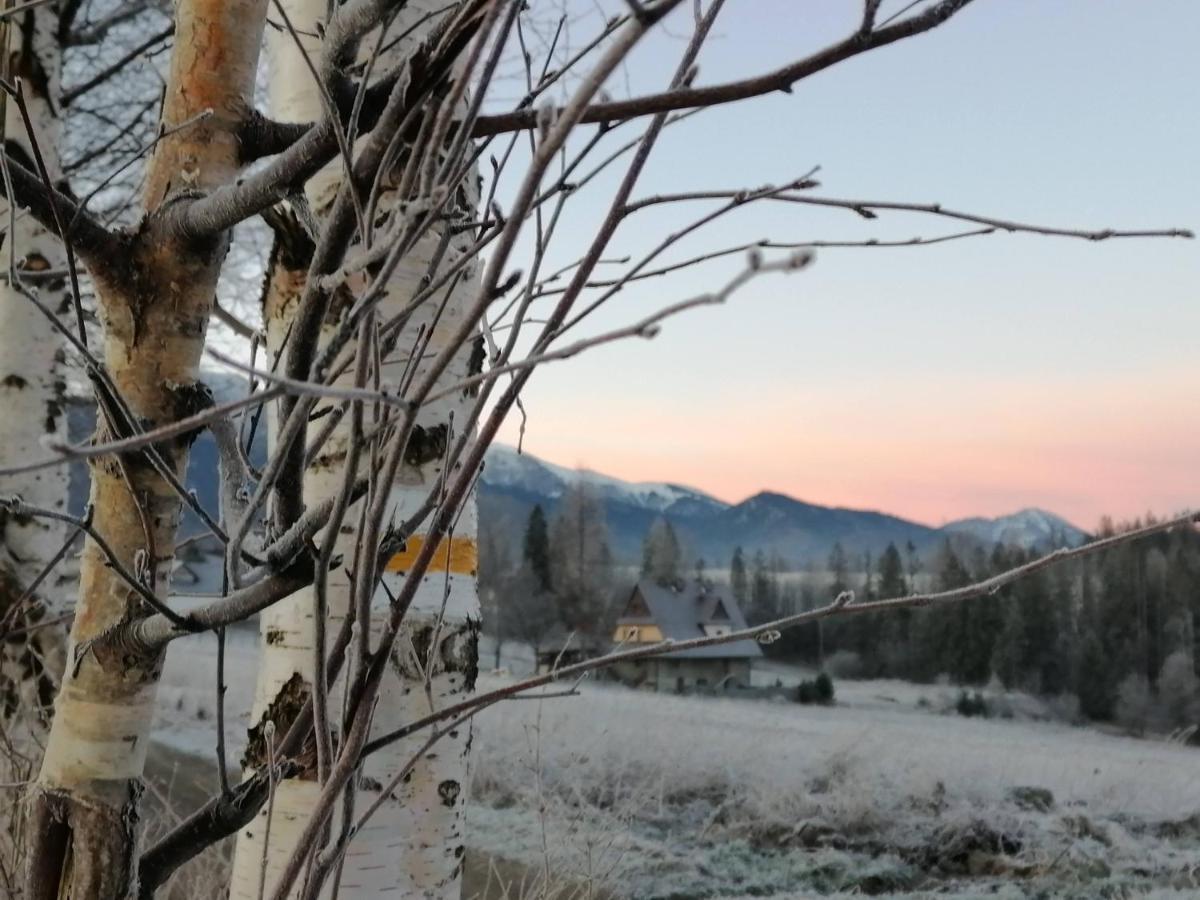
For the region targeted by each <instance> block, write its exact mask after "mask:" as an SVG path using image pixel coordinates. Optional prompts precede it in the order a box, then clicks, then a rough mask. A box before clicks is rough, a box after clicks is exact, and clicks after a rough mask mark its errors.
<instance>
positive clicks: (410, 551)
mask: <svg viewBox="0 0 1200 900" xmlns="http://www.w3.org/2000/svg"><path fill="white" fill-rule="evenodd" d="M424 546H425V538H424V537H423V536H421V535H419V534H415V535H413V536H412V537H410V538H409V539H408V541H407V544H406V546H405V548H404V549H403V550H401V551H400V552H399V553H397V554H396V555H395V556H393V557H392V558H391V559H389V560H388V564H387V569H388V571H389V572H407V571H408V570H409V569H411V568H412V567H413V563H415V562H416V561H417V557H418V556H419V555H420V553H421V548H422V547H424ZM478 565H479V553H478V551H477V549H476V546H475V541H473V540H471V539H470V538H464V537H456V538H454V539H453V540H447V539H446V538H442V539H441V541H439V542H438V548H437V550H435V551H434V553H433V559H432V560H430V563H429V571H430V572H446V571H449V572H452V573H453V574H455V575H474V574H475V569H476V568H477V567H478Z"/></svg>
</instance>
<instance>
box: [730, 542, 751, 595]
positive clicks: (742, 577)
mask: <svg viewBox="0 0 1200 900" xmlns="http://www.w3.org/2000/svg"><path fill="white" fill-rule="evenodd" d="M729 589H730V590H731V591H733V599H734V600H735V601H736V602H737V604H738V606H743V607H744V606H745V605H746V601H747V600H748V599H749V597H750V591H749V581H748V579H747V576H746V554H745V553H744V552H743V551H742V548H741V547H740V546H739V547H735V548H734V551H733V559H731V560H730V561H729Z"/></svg>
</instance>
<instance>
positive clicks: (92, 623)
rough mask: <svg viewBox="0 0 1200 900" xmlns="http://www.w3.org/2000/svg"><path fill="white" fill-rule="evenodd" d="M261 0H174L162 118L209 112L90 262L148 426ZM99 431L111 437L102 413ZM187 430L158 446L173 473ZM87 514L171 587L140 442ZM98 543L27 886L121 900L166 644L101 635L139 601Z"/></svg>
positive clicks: (204, 294) (166, 404)
mask: <svg viewBox="0 0 1200 900" xmlns="http://www.w3.org/2000/svg"><path fill="white" fill-rule="evenodd" d="M265 11H266V0H181V2H180V3H178V5H177V7H176V20H175V43H174V51H173V55H172V61H171V69H170V74H169V77H168V81H167V86H166V91H165V95H164V102H163V113H162V117H163V122H164V124H165V125H167V126H168V127H174V126H178V125H181V124H182V123H185V122H188V121H191V120H195V119H196V117H197V116H199V115H200V114H201V113H202V112H204V111H206V110H211V114H210V115H209V116H208V117H207V118H205V119H203V121H198V122H196V123H195V124H192V125H191V126H189V127H186V128H182V129H180V130H178V131H176V132H173V133H172V134H171V135H170V136H169V137H167V138H166V139H164V140H163V141H161V142H160V143H159V145H158V146H157V148H156V150H155V154H154V157H153V158H152V160H151V161H150V163H149V166H148V169H147V180H146V193H145V198H144V205H145V209H146V210H147V216H146V218H145V219H144V220H143V222H142V223H141V224H140V225H139V226H138V227H137V228H136V229H134V230H133V231H132V232H130V233H128V234H126V235H125V236H124V244H123V246H124V252H125V258H123V259H121V260H113V261H111V264H110V265H107V266H106V268H105V269H104V270H103V271H93V273H92V274H93V277H94V279H95V283H96V289H97V294H98V299H99V312H100V319H101V324H102V326H103V335H104V336H103V354H104V357H103V359H104V364H105V366H106V368H107V370H108V373H109V376H110V377H111V379H112V381H113V382H114V383H115V385H116V387H117V389H118V391H119V392H120V395H121V398H122V400H123V402H124V403H125V404H126V405H127V406H128V408H129V411H130V412H131V413H132V415H133V416H134V417H136V418H137V419H138V420H139V421H140V423H141V424H143V425H145V426H148V427H157V426H159V425H162V424H165V423H168V422H172V421H175V420H177V419H179V418H181V417H183V416H185V415H187V414H189V413H191V412H194V411H196V409H197V408H198V406H199V405H200V404H202V403H203V402H204V400H205V396H204V391H203V389H202V387H201V386H200V385H199V383H198V381H197V377H198V375H199V361H200V353H201V350H202V349H203V342H204V334H205V329H206V327H207V323H208V317H209V313H210V311H211V308H212V302H213V295H214V291H215V288H216V282H217V276H218V274H219V272H220V268H221V262H222V259H223V257H224V254H225V249H226V245H227V236H224V235H223V236H220V237H218V238H215V239H211V240H197V239H184V238H181V237H180V236H179V234H178V228H173V227H172V225H173V219H172V212H173V209H174V208H176V207H177V206H178V205H180V204H182V203H184V202H186V200H187V198H189V197H194V196H197V195H200V194H203V193H205V192H207V191H209V190H211V189H213V188H215V187H218V186H220V185H223V184H226V183H228V182H229V181H231V180H232V179H233V177H234V176H235V175H236V174H237V171H238V168H239V160H238V145H237V138H236V128H237V126H238V124H239V123H240V122H241V121H242V120H243V118H244V117H245V114H246V111H247V109H248V104H249V99H250V97H251V92H252V90H253V87H254V75H255V69H256V66H257V60H258V52H259V45H260V43H261V40H262V28H263V22H264V17H265ZM98 429H99V431H100V432H101V434H100V437H101V439H104V438H110V437H119V436H122V432H123V431H124V428H123V427H122V425H121V423H120V422H119V421H113V420H112V419H111V418H110V417H107V416H106V417H102V421H101V422H100V425H99V426H98ZM191 438H192V436H191V435H185V436H184V437H182V438H180V439H176V440H172V441H164V442H162V443H160V444H158V445H156V446H157V448H158V450H159V452H160V453H161V455H162V456H163V458H164V459H165V461H166V463H167V465H168V466H170V467H171V468H173V470H174V473H175V475H176V476H177V477H179V478H182V476H183V473H184V472H185V471H186V467H187V456H188V450H189V447H190V441H191ZM91 502H92V504H93V506H94V508H95V518H94V522H93V524H94V527H95V528H96V530H97V531H98V532H99V534H100V535H102V536H103V537H104V539H105V540H106V541H107V543H108V545H109V546H110V547H111V548H112V550H113V551H114V553H115V555H116V557H117V558H118V559H119V560H120V561H121V562H122V563H123V564H124V566H125V567H126V568H127V569H128V570H130V571H132V572H135V573H137V574H138V575H139V577H141V579H142V580H143V582H144V583H145V584H146V586H147V587H149V588H150V589H151V590H152V591H153V592H154V593H155V595H156V596H157V597H159V598H160V599H163V600H165V599H166V597H167V596H168V592H169V587H170V585H169V581H170V571H171V563H172V560H173V556H174V552H173V548H174V542H175V533H176V527H177V524H178V521H179V514H180V505H181V504H180V500H179V498H178V496H177V494H176V493H175V492H174V490H173V489H172V488H171V486H170V485H169V483H168V482H167V481H166V479H164V478H163V477H162V475H161V474H160V473H159V472H158V471H157V470H156V469H155V468H153V467H152V466H151V465H150V464H149V462H148V460H147V458H146V457H145V456H144V455H141V454H138V453H130V454H125V455H122V456H119V457H115V456H109V457H102V458H98V459H96V460H94V461H93V465H92V484H91ZM143 606H144V601H143V600H142V598H141V597H140V595H139V594H138V592H136V591H134V590H132V589H131V587H130V586H129V585H128V584H127V583H126V582H125V581H124V580H122V578H121V577H120V576H119V575H118V573H117V572H116V571H115V570H114V568H113V567H112V566H110V565H109V564H108V561H107V559H106V557H105V556H104V554H103V553H102V552H101V550H100V549H99V547H98V546H97V545H96V544H95V542H94V541H92V540H90V539H89V540H88V541H87V542H86V543H85V545H84V550H83V554H82V559H81V569H80V587H79V599H78V602H77V605H76V614H75V620H74V624H73V626H72V629H71V636H70V643H69V649H68V654H67V657H68V667H67V669H68V670H67V673H66V675H65V677H64V679H63V684H62V688H61V690H60V691H59V694H58V697H57V699H56V701H55V715H54V722H53V725H52V727H51V732H50V738H49V741H48V743H47V747H46V753H45V758H44V760H43V763H42V769H41V773H40V775H39V777H38V781H37V783H36V785H35V786H34V787H33V789H32V791H31V797H30V803H31V810H30V828H31V834H30V843H31V852H30V867H29V871H28V874H27V884H26V891H27V896H28V897H30V898H34V900H40V898H61V897H72V898H76V897H78V898H85V897H86V898H89V900H107V898H124V897H126V896H127V895H129V894H130V893H133V892H134V890H135V889H136V884H137V863H136V854H137V837H138V828H137V819H138V798H139V795H140V792H141V780H140V779H141V775H142V770H143V766H144V763H145V758H146V751H147V747H148V744H149V738H150V724H151V718H152V716H153V712H154V698H155V693H156V688H157V683H158V678H159V675H160V672H161V663H162V659H161V653H155V654H153V655H149V656H148V655H145V654H141V653H137V652H133V651H131V650H130V649H129V648H126V647H122V646H121V645H120V642H118V641H113V640H106V639H105V638H107V637H110V636H111V634H112V632H113V629H114V628H115V627H116V626H119V625H121V624H123V623H125V622H127V621H129V620H130V619H132V618H134V617H136V616H139V615H142V614H144V613H145V612H146V610H145V609H144V608H143Z"/></svg>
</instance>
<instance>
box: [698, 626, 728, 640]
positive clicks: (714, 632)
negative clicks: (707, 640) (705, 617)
mask: <svg viewBox="0 0 1200 900" xmlns="http://www.w3.org/2000/svg"><path fill="white" fill-rule="evenodd" d="M700 628H701V629H702V630H703V631H704V633H705V634H706V635H708V636H709V637H720V636H721V635H723V634H729V631H730V628H729V626H728V625H713V624H710V623H705V624H703V625H701V626H700Z"/></svg>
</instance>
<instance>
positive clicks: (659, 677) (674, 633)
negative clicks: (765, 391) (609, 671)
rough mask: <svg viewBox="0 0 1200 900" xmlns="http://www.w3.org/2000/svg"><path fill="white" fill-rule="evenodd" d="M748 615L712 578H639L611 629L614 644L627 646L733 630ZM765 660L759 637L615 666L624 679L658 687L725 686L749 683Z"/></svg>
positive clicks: (744, 623) (739, 627) (655, 688)
mask: <svg viewBox="0 0 1200 900" xmlns="http://www.w3.org/2000/svg"><path fill="white" fill-rule="evenodd" d="M745 627H746V620H745V618H744V617H743V616H742V611H741V610H740V609H739V608H738V605H737V603H735V602H734V601H733V600H732V599H731V598H730V597H729V595H728V594H727V593H726V592H725V591H724V590H723V589H722V588H720V587H717V586H715V585H713V584H712V583H710V582H708V581H703V580H700V579H693V580H691V581H686V582H678V583H676V584H658V583H656V582H653V581H649V580H643V581H640V582H638V584H637V585H636V586H635V587H634V589H633V591H632V593H631V594H630V596H629V602H628V603H627V604H626V605H625V610H624V611H623V612H622V613H621V617H620V618H619V619H618V620H617V626H616V629H615V631H614V632H613V643H614V645H615V646H616V647H622V648H628V647H631V646H637V645H638V644H647V643H655V642H658V641H662V640H667V639H671V640H675V641H684V640H689V639H691V638H697V637H703V636H705V635H722V634H729V633H730V632H733V631H739V630H741V629H743V628H745ZM757 659H762V649H761V648H760V647H759V646H758V642H757V641H753V640H746V639H743V640H738V641H732V642H730V643H728V644H714V645H711V646H707V647H695V648H692V649H689V650H674V651H671V652H667V653H663V654H660V655H657V656H653V657H648V658H644V659H635V660H627V661H623V662H621V663H618V664H617V665H616V666H615V667H614V674H615V675H616V677H617V678H619V679H620V680H621V681H623V682H625V683H626V684H630V685H635V686H638V687H645V688H649V689H653V690H658V691H677V692H681V693H682V692H684V691H689V690H696V689H701V690H705V689H707V690H724V689H728V688H732V687H748V686H749V685H750V669H751V666H752V665H753V664H754V661H755V660H757Z"/></svg>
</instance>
